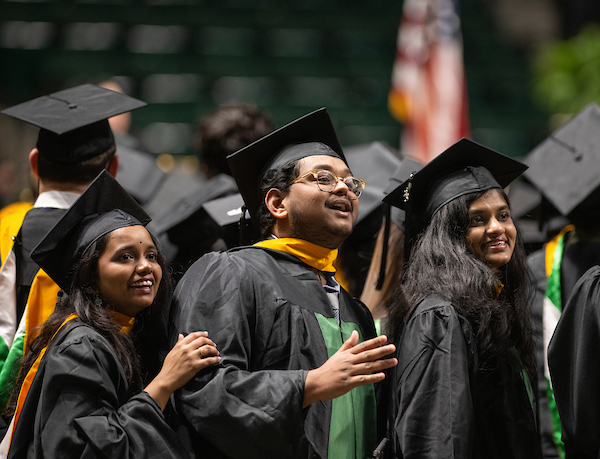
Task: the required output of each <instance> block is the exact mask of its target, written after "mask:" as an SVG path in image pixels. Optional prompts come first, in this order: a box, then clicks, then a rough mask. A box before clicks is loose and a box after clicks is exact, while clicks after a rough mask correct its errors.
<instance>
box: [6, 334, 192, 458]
mask: <svg viewBox="0 0 600 459" xmlns="http://www.w3.org/2000/svg"><path fill="white" fill-rule="evenodd" d="M82 329H84V330H86V329H87V327H77V328H76V329H75V332H76V333H77V334H80V333H81V330H82ZM87 330H89V329H87ZM72 333H73V332H71V333H70V335H69V339H68V340H65V341H63V342H62V343H61V344H60V345H58V346H56V347H54V349H52V350H51V351H49V352H48V353H47V354H46V356H45V357H44V360H45V363H44V369H43V374H40V372H39V371H38V374H37V375H36V378H35V379H34V383H33V384H32V387H31V389H30V391H29V393H28V396H27V399H26V401H25V406H24V408H23V411H22V413H21V417H20V418H19V422H18V423H17V429H16V431H15V435H14V436H13V442H12V443H11V450H10V452H9V457H24V456H25V455H23V454H21V453H20V451H21V452H23V448H26V449H27V457H66V455H68V456H69V457H82V458H115V457H119V458H140V457H144V458H181V457H187V453H186V452H185V450H184V449H183V446H182V444H181V442H180V441H179V439H178V437H177V436H176V434H175V432H174V431H173V430H172V429H171V428H170V427H169V426H168V425H167V423H166V422H165V419H164V416H163V413H162V412H161V410H160V408H159V407H158V405H157V404H156V402H155V401H154V400H153V399H152V398H151V397H150V396H149V395H148V394H147V393H145V392H142V393H139V394H138V395H135V396H133V397H131V398H129V395H130V394H129V391H128V388H127V382H126V380H125V378H124V374H123V371H122V368H121V366H120V364H119V362H118V360H117V358H116V356H115V354H114V352H113V350H112V348H111V347H110V346H109V344H108V343H107V342H106V341H105V340H104V339H103V338H102V337H100V336H99V335H98V336H95V335H93V334H92V335H90V334H85V331H84V333H83V334H80V336H77V337H75V338H73V339H71V334H72ZM38 378H39V379H42V381H40V380H39V379H38ZM36 380H37V381H36ZM40 384H41V387H40ZM36 386H37V387H36ZM36 396H37V397H38V398H37V400H36ZM36 402H37V403H36ZM28 406H29V409H28Z"/></svg>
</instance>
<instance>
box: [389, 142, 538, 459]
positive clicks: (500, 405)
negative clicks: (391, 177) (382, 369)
mask: <svg viewBox="0 0 600 459" xmlns="http://www.w3.org/2000/svg"><path fill="white" fill-rule="evenodd" d="M525 169H526V166H524V165H523V164H521V163H519V162H517V161H515V160H512V159H511V158H508V157H506V156H503V155H501V154H499V153H496V152H494V151H492V150H489V149H488V148H486V147H484V146H482V145H479V144H476V143H474V142H472V141H469V140H467V139H462V140H460V141H459V142H457V143H456V144H454V145H452V146H451V147H450V148H449V149H447V150H446V151H444V152H443V153H441V154H440V155H439V156H438V157H436V158H435V159H433V160H432V161H431V162H430V163H429V164H427V165H425V166H424V167H423V169H421V170H420V171H418V172H416V173H415V174H414V175H413V176H412V177H411V178H409V179H408V180H407V181H405V182H404V183H403V184H402V185H400V186H399V187H398V188H397V189H396V190H394V191H393V192H392V193H390V194H389V195H388V196H387V197H386V198H384V201H386V202H389V203H390V204H392V205H395V206H399V207H401V208H403V209H404V210H405V211H406V219H405V226H406V240H407V246H406V248H405V257H406V258H407V260H408V265H407V267H406V270H405V273H404V277H403V282H402V290H401V291H400V292H399V294H398V296H397V298H396V305H395V308H394V309H393V310H391V311H390V315H389V325H390V329H391V330H390V331H391V334H392V336H393V338H394V343H395V344H396V347H397V349H398V351H397V353H396V356H397V357H398V365H397V367H395V368H393V369H392V370H391V372H390V373H391V374H390V379H389V381H388V384H391V386H392V387H391V391H390V399H389V406H390V410H391V412H390V416H389V426H390V431H391V432H390V434H391V437H392V442H391V443H392V448H391V449H392V455H393V456H394V457H398V458H404V459H408V458H419V459H423V458H450V457H454V458H486V459H489V458H503V459H505V458H512V459H517V458H522V459H535V458H539V457H541V449H540V445H539V438H538V433H537V430H536V420H535V413H536V408H535V397H534V392H533V388H532V381H535V371H536V366H535V354H534V348H533V338H532V330H531V323H530V313H529V307H528V290H529V289H530V284H529V277H528V271H527V264H526V256H525V250H524V247H523V243H522V241H520V238H519V235H518V232H517V229H516V228H515V226H514V223H513V221H512V219H511V216H510V206H509V203H508V199H507V197H506V195H505V193H504V192H503V190H502V188H503V187H505V186H507V185H508V184H509V183H510V182H511V181H512V180H514V179H515V178H516V177H517V176H519V175H520V174H521V173H522V172H523V171H524V170H525Z"/></svg>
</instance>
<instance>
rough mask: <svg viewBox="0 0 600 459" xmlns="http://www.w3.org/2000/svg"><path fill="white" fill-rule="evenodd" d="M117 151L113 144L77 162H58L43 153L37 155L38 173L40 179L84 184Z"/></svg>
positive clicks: (98, 171)
mask: <svg viewBox="0 0 600 459" xmlns="http://www.w3.org/2000/svg"><path fill="white" fill-rule="evenodd" d="M116 151H117V148H116V146H115V145H114V144H113V145H112V146H111V147H109V148H108V149H107V150H105V151H102V152H100V153H99V154H98V155H96V156H94V157H92V158H89V159H86V160H84V161H81V162H77V163H67V164H65V163H59V162H56V161H52V160H51V159H48V158H47V157H45V156H44V155H43V154H41V153H40V154H39V155H38V175H39V176H40V178H41V179H42V180H48V181H51V182H58V183H77V184H79V185H85V184H87V183H90V182H91V181H92V180H94V178H96V176H97V175H98V174H99V173H100V172H101V171H102V169H106V167H107V166H108V164H109V163H110V161H111V160H112V159H113V158H114V156H115V153H116Z"/></svg>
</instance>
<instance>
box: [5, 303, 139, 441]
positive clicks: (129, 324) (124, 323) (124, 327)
mask: <svg viewBox="0 0 600 459" xmlns="http://www.w3.org/2000/svg"><path fill="white" fill-rule="evenodd" d="M107 312H108V314H109V315H110V316H111V317H112V318H113V319H114V321H115V322H117V323H118V324H119V325H121V333H129V332H130V331H131V329H132V328H133V325H134V323H135V317H129V316H126V315H125V314H121V313H120V312H117V311H114V310H111V309H107ZM76 318H77V314H75V313H73V314H71V315H69V317H67V318H66V319H65V320H64V321H63V323H62V324H60V327H58V329H57V330H56V331H55V332H54V335H52V339H51V340H50V342H52V340H53V339H54V337H55V336H56V334H57V333H58V332H59V331H60V329H61V328H62V327H63V326H64V325H65V324H66V323H67V322H69V321H71V320H73V319H76ZM47 349H48V346H46V347H44V348H43V349H42V350H41V351H40V353H39V355H38V356H37V358H36V359H35V362H33V365H31V368H30V369H29V371H28V372H27V375H26V376H25V379H24V380H23V385H22V386H21V390H20V391H19V398H18V399H17V407H16V409H15V415H14V419H13V428H12V433H11V437H12V435H14V433H15V428H16V426H17V422H18V421H19V416H20V414H21V410H22V409H23V404H24V403H25V398H26V397H27V393H28V392H29V389H30V388H31V384H32V383H33V379H34V378H35V375H36V374H37V371H38V369H39V367H40V363H41V361H42V357H44V354H46V350H47Z"/></svg>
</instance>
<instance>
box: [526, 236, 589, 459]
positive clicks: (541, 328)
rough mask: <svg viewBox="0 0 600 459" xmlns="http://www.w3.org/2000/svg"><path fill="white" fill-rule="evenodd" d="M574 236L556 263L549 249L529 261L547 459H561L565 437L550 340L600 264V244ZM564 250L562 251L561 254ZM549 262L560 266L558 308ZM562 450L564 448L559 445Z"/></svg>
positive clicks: (539, 417) (541, 421) (565, 242)
mask: <svg viewBox="0 0 600 459" xmlns="http://www.w3.org/2000/svg"><path fill="white" fill-rule="evenodd" d="M571 235H572V233H566V235H565V237H564V248H563V249H562V250H560V248H558V249H556V250H557V253H556V254H555V255H554V258H557V257H558V258H559V259H558V260H555V259H554V258H553V259H552V262H550V260H549V259H548V254H547V253H546V251H547V247H545V248H544V249H542V250H538V251H536V252H534V253H532V254H531V255H529V257H528V258H527V262H528V264H529V268H530V269H531V272H532V274H533V278H534V280H535V283H534V286H535V290H534V296H533V298H532V301H531V313H532V322H533V326H534V332H535V334H536V336H537V342H536V358H537V364H538V413H539V415H538V420H539V431H540V438H541V442H542V450H543V456H544V458H545V459H558V458H559V457H561V456H560V454H559V451H558V449H557V445H556V443H555V442H556V440H559V439H560V438H561V429H560V419H558V414H557V412H556V405H555V404H554V394H553V392H552V389H550V388H549V383H548V380H549V378H550V374H549V370H548V364H547V357H546V356H547V351H548V344H549V342H550V338H551V337H552V335H553V333H554V330H555V328H556V326H557V323H558V320H559V318H560V316H561V312H560V310H561V309H562V308H563V306H564V305H565V304H566V303H567V301H568V300H569V298H570V296H571V292H572V291H573V289H574V286H575V284H576V282H577V281H578V280H579V278H580V277H581V276H582V275H583V274H584V273H585V272H586V271H587V270H588V269H589V268H590V267H592V266H594V265H595V264H597V263H598V262H599V261H600V244H598V243H597V242H588V241H581V240H579V241H577V242H575V243H573V242H571V240H570V236H571ZM559 250H560V252H558V251H559ZM548 263H550V264H551V265H554V264H555V263H558V265H557V266H558V267H557V269H558V270H559V273H560V277H559V283H558V284H559V285H558V292H557V297H556V299H557V301H558V303H559V304H558V305H555V304H554V303H553V302H552V301H551V300H549V298H548V296H547V291H546V290H547V288H548V276H547V269H548V266H546V265H547V264H548ZM559 447H560V449H561V451H562V449H563V446H562V445H559Z"/></svg>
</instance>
